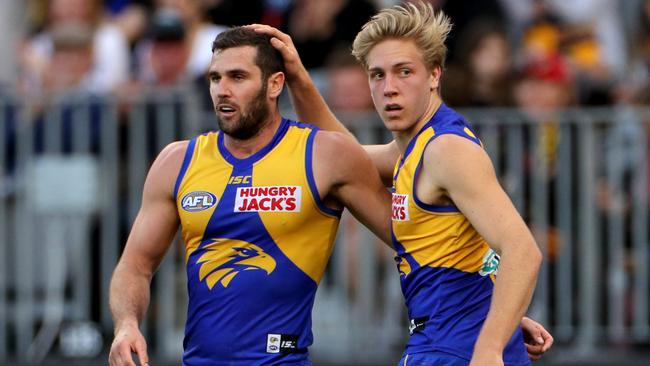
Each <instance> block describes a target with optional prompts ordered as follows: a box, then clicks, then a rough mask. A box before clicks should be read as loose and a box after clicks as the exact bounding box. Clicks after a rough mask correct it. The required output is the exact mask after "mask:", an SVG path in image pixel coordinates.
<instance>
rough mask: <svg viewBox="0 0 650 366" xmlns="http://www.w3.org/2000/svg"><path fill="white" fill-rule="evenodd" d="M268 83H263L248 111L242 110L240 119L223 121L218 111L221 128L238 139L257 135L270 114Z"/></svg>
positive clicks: (246, 138)
mask: <svg viewBox="0 0 650 366" xmlns="http://www.w3.org/2000/svg"><path fill="white" fill-rule="evenodd" d="M267 89H268V87H267V85H266V83H262V87H260V91H259V92H258V93H257V95H255V97H254V98H253V100H252V101H251V103H250V104H249V107H248V108H247V111H246V112H242V114H241V116H240V117H239V118H238V119H234V120H231V121H223V120H222V119H221V118H219V114H218V113H217V122H218V123H219V129H220V130H221V131H223V133H225V134H226V135H228V136H230V137H232V138H234V139H237V140H248V139H250V138H252V137H253V136H255V135H257V133H258V132H260V130H261V129H262V127H264V125H265V124H266V122H267V119H268V116H269V107H268V105H267V104H266V92H267Z"/></svg>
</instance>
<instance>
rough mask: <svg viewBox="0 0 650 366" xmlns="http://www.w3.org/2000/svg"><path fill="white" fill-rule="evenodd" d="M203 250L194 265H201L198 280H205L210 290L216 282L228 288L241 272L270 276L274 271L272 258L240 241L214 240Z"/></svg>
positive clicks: (249, 244) (253, 246)
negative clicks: (260, 271)
mask: <svg viewBox="0 0 650 366" xmlns="http://www.w3.org/2000/svg"><path fill="white" fill-rule="evenodd" d="M204 249H205V253H203V254H202V255H201V257H200V258H199V260H198V261H197V262H196V263H197V264H201V268H200V269H199V279H200V280H201V281H203V280H205V282H206V284H207V285H208V288H209V289H210V290H212V287H214V285H215V284H216V283H217V282H219V283H221V285H222V286H223V287H224V288H225V287H228V284H229V283H230V281H232V279H233V278H235V276H237V274H239V273H240V272H241V271H251V270H264V271H266V273H267V274H271V272H273V270H274V269H275V265H276V264H275V259H273V257H271V256H270V255H268V254H267V253H266V252H265V251H264V250H263V249H262V248H260V247H258V246H257V245H255V244H251V243H248V242H245V241H242V240H234V239H214V240H213V241H212V243H210V244H208V245H206V246H205V247H204Z"/></svg>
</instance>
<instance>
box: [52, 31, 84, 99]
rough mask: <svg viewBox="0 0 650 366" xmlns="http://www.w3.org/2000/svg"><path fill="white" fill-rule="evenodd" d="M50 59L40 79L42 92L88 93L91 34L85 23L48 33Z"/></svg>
mask: <svg viewBox="0 0 650 366" xmlns="http://www.w3.org/2000/svg"><path fill="white" fill-rule="evenodd" d="M49 36H50V37H51V41H52V47H53V50H52V55H51V57H50V59H49V62H48V64H47V67H46V70H47V71H46V72H45V73H44V75H43V85H42V87H43V92H44V93H45V94H50V93H54V94H60V93H66V92H74V91H91V90H92V89H93V86H92V84H91V83H92V74H91V73H92V67H93V30H92V28H91V27H90V26H89V25H88V24H85V23H62V24H57V25H55V26H53V27H52V28H51V29H50V32H49Z"/></svg>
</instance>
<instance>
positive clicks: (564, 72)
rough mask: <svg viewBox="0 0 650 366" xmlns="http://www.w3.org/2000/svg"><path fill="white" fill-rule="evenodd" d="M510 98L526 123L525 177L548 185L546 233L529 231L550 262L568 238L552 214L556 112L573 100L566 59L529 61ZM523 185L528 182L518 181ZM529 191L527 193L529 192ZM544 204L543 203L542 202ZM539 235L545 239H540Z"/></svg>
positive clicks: (557, 134)
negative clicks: (541, 246) (543, 245)
mask: <svg viewBox="0 0 650 366" xmlns="http://www.w3.org/2000/svg"><path fill="white" fill-rule="evenodd" d="M514 97H515V101H516V105H517V107H518V108H519V109H520V110H521V111H522V113H523V114H524V116H523V118H524V120H527V121H528V123H527V124H526V125H525V126H526V127H525V129H524V131H523V132H524V146H526V149H527V150H526V151H525V157H524V164H525V166H524V171H525V177H524V179H525V180H529V182H530V181H542V182H543V183H544V184H545V185H547V186H548V187H549V189H548V193H549V198H548V204H549V205H550V206H549V207H548V210H547V211H546V212H547V213H548V215H549V216H548V217H545V218H544V219H545V221H546V222H547V223H548V227H547V231H546V232H539V228H536V227H534V226H533V227H532V231H533V233H535V235H536V238H538V240H539V241H540V242H541V243H545V247H544V251H545V252H546V255H547V257H548V259H549V262H550V264H551V265H552V264H553V263H554V261H555V259H556V255H557V253H558V252H559V251H560V246H561V245H563V243H564V242H565V241H566V240H568V238H565V237H564V234H563V233H561V232H559V231H558V230H557V229H556V227H557V224H558V222H557V217H556V215H555V213H556V210H555V207H554V205H555V203H556V202H557V200H556V198H555V193H556V190H555V188H554V187H555V184H556V182H557V179H556V178H557V171H556V165H557V162H556V159H557V151H558V146H559V145H560V143H562V139H565V138H570V136H564V135H562V134H561V130H560V117H561V116H560V113H561V112H562V110H563V109H565V108H566V107H568V106H569V105H571V104H573V103H574V100H575V92H574V85H573V79H572V78H571V75H570V73H569V69H568V65H567V63H566V61H565V60H564V59H563V58H562V57H561V56H559V55H555V56H553V57H549V58H546V59H539V60H534V61H530V62H529V63H528V64H527V65H525V66H524V67H523V69H522V71H521V75H520V79H519V80H518V81H517V84H516V85H515V88H514ZM521 184H523V185H524V187H528V186H530V185H531V184H530V183H525V182H521ZM529 193H530V192H529ZM544 204H546V203H544ZM537 209H538V207H532V206H531V207H527V210H526V213H525V215H524V218H525V219H526V220H527V221H528V222H529V224H530V225H534V223H533V222H531V220H532V218H533V215H534V214H533V212H536V210H537ZM542 236H544V237H545V240H542V239H541V238H542Z"/></svg>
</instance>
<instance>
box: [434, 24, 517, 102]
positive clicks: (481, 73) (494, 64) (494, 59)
mask: <svg viewBox="0 0 650 366" xmlns="http://www.w3.org/2000/svg"><path fill="white" fill-rule="evenodd" d="M456 56H457V57H456V58H455V61H454V62H452V63H450V64H449V66H448V69H447V71H446V72H445V73H444V74H443V81H442V85H444V87H443V88H442V95H443V99H444V100H446V101H447V102H448V103H449V104H450V105H453V106H455V107H503V106H511V105H513V98H512V86H513V81H514V80H513V78H512V72H511V70H512V67H513V63H512V59H511V52H510V46H509V44H508V40H507V38H506V33H505V31H504V29H503V28H502V27H501V26H500V25H499V24H497V23H494V22H492V21H479V22H475V23H473V24H472V25H470V26H469V27H468V28H467V29H465V30H464V31H462V32H461V33H460V36H459V47H458V49H457V53H456Z"/></svg>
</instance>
